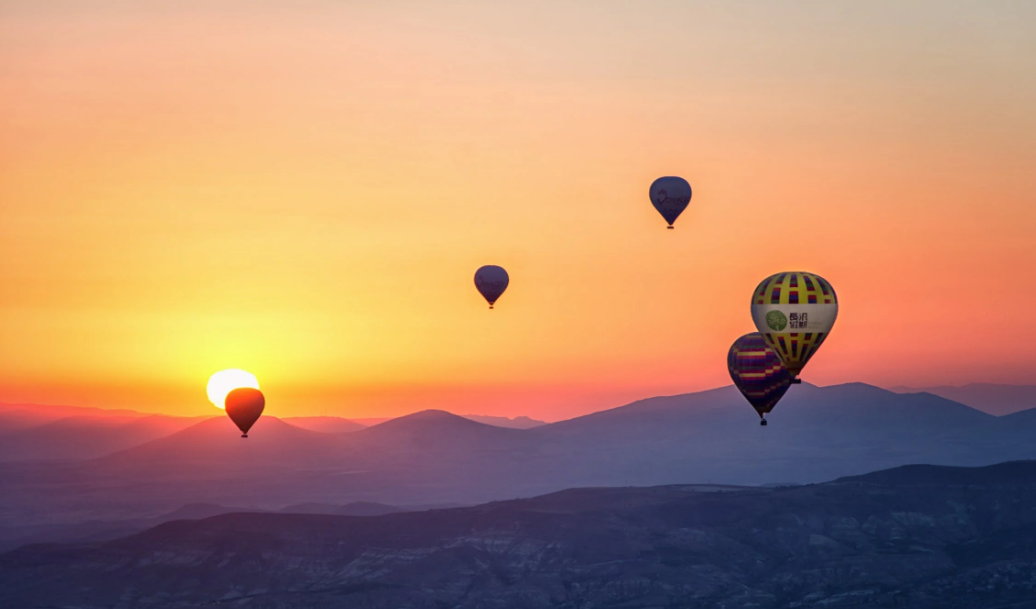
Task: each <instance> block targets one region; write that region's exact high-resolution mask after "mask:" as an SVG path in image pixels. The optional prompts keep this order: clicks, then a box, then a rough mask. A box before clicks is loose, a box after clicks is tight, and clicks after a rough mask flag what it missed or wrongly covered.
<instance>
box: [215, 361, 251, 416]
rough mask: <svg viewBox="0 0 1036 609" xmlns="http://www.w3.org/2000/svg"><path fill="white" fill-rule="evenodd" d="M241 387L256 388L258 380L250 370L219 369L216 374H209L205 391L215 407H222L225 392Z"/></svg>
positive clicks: (225, 397)
mask: <svg viewBox="0 0 1036 609" xmlns="http://www.w3.org/2000/svg"><path fill="white" fill-rule="evenodd" d="M241 387H251V388H252V389H258V388H259V380H258V379H256V378H255V375H254V374H252V373H251V372H245V371H244V370H238V369H237V368H231V369H229V370H220V371H219V372H217V373H216V374H213V375H212V376H210V377H209V385H208V387H206V391H208V393H209V401H210V402H212V404H213V405H214V406H215V407H216V408H224V407H225V406H224V402H225V401H226V399H227V394H228V393H230V392H231V391H233V390H235V389H239V388H241Z"/></svg>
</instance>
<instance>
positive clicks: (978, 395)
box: [891, 383, 1036, 416]
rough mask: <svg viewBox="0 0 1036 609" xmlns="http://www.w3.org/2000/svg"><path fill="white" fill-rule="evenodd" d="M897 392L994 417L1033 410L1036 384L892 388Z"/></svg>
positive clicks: (979, 384)
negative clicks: (949, 402) (943, 400)
mask: <svg viewBox="0 0 1036 609" xmlns="http://www.w3.org/2000/svg"><path fill="white" fill-rule="evenodd" d="M891 391H895V392H896V393H921V392H926V393H931V394H933V395H937V396H939V397H943V398H946V399H948V400H953V401H955V402H960V403H961V404H966V405H968V406H971V407H972V408H976V409H978V410H981V411H983V412H987V413H989V414H992V415H994V416H1003V415H1007V414H1011V413H1013V412H1018V411H1020V410H1027V409H1030V408H1036V385H997V384H994V383H970V384H968V385H961V386H951V385H940V386H938V387H902V386H900V387H893V388H892V389H891Z"/></svg>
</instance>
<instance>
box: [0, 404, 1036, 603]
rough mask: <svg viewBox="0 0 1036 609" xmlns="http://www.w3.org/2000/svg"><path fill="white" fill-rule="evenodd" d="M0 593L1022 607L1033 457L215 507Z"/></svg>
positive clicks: (96, 598) (49, 567)
mask: <svg viewBox="0 0 1036 609" xmlns="http://www.w3.org/2000/svg"><path fill="white" fill-rule="evenodd" d="M654 406H660V405H659V404H655V405H654ZM441 422H442V421H439V422H438V423H441ZM201 511H204V510H201ZM0 598H2V599H4V602H5V606H11V607H73V606H74V607H77V608H81V609H92V608H101V607H105V608H106V607H116V606H120V607H121V606H126V607H131V606H147V607H155V608H159V609H178V608H187V607H197V606H201V605H209V604H219V605H227V606H235V607H264V608H268V609H288V608H292V609H307V608H318V607H332V606H336V607H365V608H368V609H389V608H393V609H394V608H398V607H415V608H418V607H420V608H424V607H427V608H433V607H451V608H458V609H476V608H484V607H500V608H504V607H506V608H513V609H546V608H548V607H570V608H575V607H624V608H627V609H638V608H640V609H646V608H660V607H688V608H702V609H704V608H706V607H710V608H711V607H731V608H732V607H755V608H758V609H778V608H793V607H795V608H816V609H819V608H824V609H848V608H861V607H910V608H911V609H942V608H944V607H954V608H957V609H991V608H1016V609H1021V608H1022V607H1031V606H1032V602H1033V599H1036V462H1031V461H1028V462H1014V463H1005V464H1001V465H994V466H990V467H985V468H980V469H967V468H951V467H934V466H914V467H903V468H897V469H893V470H886V471H880V472H876V473H872V474H866V475H861V476H856V477H850V478H843V479H840V480H836V481H834V482H828V483H823V484H816V485H808V486H795V487H780V488H743V487H742V488H738V487H731V486H702V485H671V486H662V487H647V488H630V487H626V488H583V489H573V490H566V491H562V492H557V493H553V494H549V495H545V496H540V497H535V498H532V499H521V500H513V501H502V502H494V503H488V504H485V505H480V506H477V507H470V508H457V509H445V510H431V511H421V512H407V513H390V514H385V515H379V516H369V517H356V516H336V515H312V514H309V515H303V514H272V513H231V514H222V515H218V516H214V517H209V518H204V519H202V520H179V521H173V522H167V523H165V524H161V525H159V526H156V527H155V528H152V529H150V530H147V531H145V532H142V533H139V534H136V535H132V536H129V537H125V538H122V539H118V540H114V541H106V542H94V543H78V544H73V545H32V546H25V547H22V548H20V549H17V550H14V551H11V552H8V553H6V554H3V555H0Z"/></svg>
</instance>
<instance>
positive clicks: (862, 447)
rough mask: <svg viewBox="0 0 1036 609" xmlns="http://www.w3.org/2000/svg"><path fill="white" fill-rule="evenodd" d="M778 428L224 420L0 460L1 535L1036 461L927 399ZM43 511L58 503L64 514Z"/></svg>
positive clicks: (796, 417) (1034, 431) (648, 420)
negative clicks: (194, 511) (249, 511)
mask: <svg viewBox="0 0 1036 609" xmlns="http://www.w3.org/2000/svg"><path fill="white" fill-rule="evenodd" d="M769 418H770V421H771V424H770V425H769V426H768V427H765V428H763V427H760V426H759V425H758V417H757V416H756V415H755V413H754V411H752V409H751V408H750V407H749V406H748V405H747V404H746V403H745V402H744V400H743V398H742V397H741V396H740V394H739V393H738V392H737V391H736V390H735V389H734V388H733V387H724V388H720V389H715V390H711V391H705V392H700V393H694V394H687V395H678V396H669V397H657V398H651V399H647V400H641V401H639V402H635V403H632V404H629V405H626V406H622V407H619V408H615V409H612V410H607V411H603V412H598V413H594V414H591V415H586V416H583V417H578V418H575V419H570V420H568V421H562V422H558V423H553V424H549V425H543V426H540V427H536V428H533V429H527V430H519V429H507V428H501V427H495V426H491V425H484V424H481V423H477V422H475V421H471V420H469V419H466V418H463V417H459V416H456V415H452V414H449V413H446V412H443V411H424V412H420V413H415V414H413V415H408V416H406V417H400V418H398V419H393V420H390V421H387V422H384V423H381V424H379V425H375V426H373V427H370V428H367V429H362V430H359V431H354V432H349V433H340V434H329V433H320V432H314V431H309V430H305V429H300V428H298V427H295V426H292V425H289V424H288V423H285V422H284V421H281V420H278V419H276V418H273V417H264V418H262V419H260V421H259V422H258V423H257V424H256V426H255V428H254V429H253V431H252V432H251V433H250V434H249V438H248V439H241V438H239V437H238V436H239V435H240V434H238V433H237V432H236V430H235V428H234V427H233V425H232V424H231V423H230V422H229V421H228V420H226V419H223V418H217V419H212V420H207V421H203V422H202V423H199V424H196V425H194V426H192V427H190V428H187V429H184V430H182V431H179V432H177V433H174V434H171V435H169V436H166V437H164V438H161V439H157V440H153V441H151V442H148V443H145V444H142V445H140V446H137V447H134V448H130V449H126V450H122V451H119V452H116V453H113V454H110V455H106V456H104V457H102V458H99V459H94V460H90V461H82V462H78V463H66V464H52V465H46V464H33V465H29V464H25V465H20V464H6V465H5V464H0V490H2V491H3V495H4V496H5V497H7V498H8V500H7V502H6V504H5V507H4V511H2V512H0V533H2V529H3V528H4V527H7V528H8V529H16V528H18V527H20V526H27V525H33V526H43V525H47V524H53V525H58V524H68V523H72V522H81V521H84V520H89V519H113V518H127V517H143V516H146V515H150V514H157V513H162V512H168V511H170V510H172V509H175V508H176V507H178V506H180V505H183V504H184V503H214V504H219V505H240V506H249V507H250V508H254V509H263V510H271V511H276V510H280V509H282V508H284V507H285V506H288V505H295V504H302V503H320V504H330V505H343V504H348V503H353V502H357V501H366V502H375V503H383V504H388V505H393V506H400V507H405V506H412V505H429V504H451V503H452V504H472V503H477V502H483V501H489V500H494V499H507V498H514V497H523V496H524V497H528V496H532V495H538V494H543V493H549V492H552V491H556V490H560V489H564V488H570V487H575V486H624V485H666V484H686V483H689V482H694V483H701V484H706V483H711V484H727V485H764V484H770V483H811V482H819V481H823V480H833V479H836V478H840V477H845V476H852V475H859V474H863V473H865V472H868V471H874V470H876V469H882V468H889V467H896V466H900V465H904V464H911V463H934V464H941V465H963V466H977V465H987V464H991V463H997V462H1002V461H1009V460H1017V459H1025V458H1031V457H1033V456H1036V442H1034V441H1033V440H1034V439H1036V416H1032V417H1030V416H1029V415H1028V414H1027V413H1024V412H1023V413H1017V414H1015V415H1011V416H1010V417H1003V418H997V417H993V416H990V415H988V414H985V413H982V412H979V411H977V410H974V409H972V408H969V407H967V406H964V405H962V404H958V403H955V402H952V401H949V400H946V399H943V398H939V397H937V396H934V395H930V394H912V395H900V394H895V393H892V392H889V391H885V390H883V389H879V388H876V387H872V386H869V385H863V384H848V385H838V386H833V387H814V386H811V385H800V386H796V387H793V388H792V390H791V391H789V393H788V395H787V396H786V397H785V399H784V400H783V401H782V402H781V404H779V405H778V407H777V408H776V409H775V410H774V412H773V413H772V415H770V417H769ZM41 506H60V509H53V508H48V509H47V510H41V509H40V507H41Z"/></svg>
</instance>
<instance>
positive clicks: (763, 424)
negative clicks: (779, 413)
mask: <svg viewBox="0 0 1036 609" xmlns="http://www.w3.org/2000/svg"><path fill="white" fill-rule="evenodd" d="M759 425H760V426H762V427H766V419H763V420H762V421H759Z"/></svg>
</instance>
